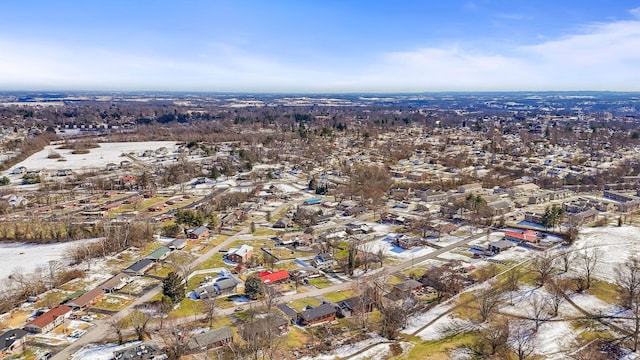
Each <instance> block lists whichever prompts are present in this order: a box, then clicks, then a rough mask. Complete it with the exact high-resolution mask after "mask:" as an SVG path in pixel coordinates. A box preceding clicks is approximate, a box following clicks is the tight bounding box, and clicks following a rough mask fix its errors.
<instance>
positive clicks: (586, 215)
mask: <svg viewBox="0 0 640 360" xmlns="http://www.w3.org/2000/svg"><path fill="white" fill-rule="evenodd" d="M597 217H598V210H596V209H593V208H591V209H588V210H585V211H581V212H579V213H577V214H572V215H570V216H569V222H570V223H571V224H574V225H579V224H585V223H588V222H591V221H594V220H595V219H596V218H597Z"/></svg>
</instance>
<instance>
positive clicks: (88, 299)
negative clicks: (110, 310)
mask: <svg viewBox="0 0 640 360" xmlns="http://www.w3.org/2000/svg"><path fill="white" fill-rule="evenodd" d="M103 297H104V290H102V289H101V288H100V287H99V286H98V287H97V288H94V289H92V290H90V291H87V292H86V293H84V294H82V295H81V296H79V297H77V298H76V299H74V300H72V301H69V302H68V303H66V305H67V306H71V307H72V308H74V309H86V308H88V307H90V306H92V305H93V304H95V303H97V302H98V301H100V299H102V298H103Z"/></svg>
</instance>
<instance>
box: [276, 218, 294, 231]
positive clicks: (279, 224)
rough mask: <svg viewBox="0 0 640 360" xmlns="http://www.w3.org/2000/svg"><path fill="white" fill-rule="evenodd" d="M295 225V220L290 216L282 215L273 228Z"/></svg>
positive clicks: (285, 227)
mask: <svg viewBox="0 0 640 360" xmlns="http://www.w3.org/2000/svg"><path fill="white" fill-rule="evenodd" d="M291 226H293V221H291V219H289V218H288V217H281V218H280V219H278V221H276V222H275V224H273V228H275V229H287V228H290V227H291Z"/></svg>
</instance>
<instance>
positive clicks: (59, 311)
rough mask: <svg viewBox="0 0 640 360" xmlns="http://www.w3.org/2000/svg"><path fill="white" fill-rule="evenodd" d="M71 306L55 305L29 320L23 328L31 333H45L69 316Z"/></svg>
mask: <svg viewBox="0 0 640 360" xmlns="http://www.w3.org/2000/svg"><path fill="white" fill-rule="evenodd" d="M71 310H72V309H71V307H70V306H66V305H60V306H56V307H54V308H53V309H51V310H49V311H47V312H46V313H44V314H42V315H40V316H38V317H37V318H35V319H33V320H31V321H29V322H28V323H27V324H26V325H25V326H24V329H25V330H27V331H28V332H32V333H42V334H44V333H47V332H49V331H51V330H53V329H54V328H55V327H56V326H58V325H60V324H62V323H63V322H64V319H66V318H68V317H69V316H71Z"/></svg>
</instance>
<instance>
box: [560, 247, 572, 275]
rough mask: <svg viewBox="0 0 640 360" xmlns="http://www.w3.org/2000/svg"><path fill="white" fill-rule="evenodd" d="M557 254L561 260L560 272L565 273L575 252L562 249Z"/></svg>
mask: <svg viewBox="0 0 640 360" xmlns="http://www.w3.org/2000/svg"><path fill="white" fill-rule="evenodd" d="M558 256H559V259H560V260H561V261H562V272H564V273H566V272H567V271H569V268H570V267H571V262H572V260H573V258H574V256H575V253H574V252H573V250H570V249H563V250H562V251H560V254H559V255H558Z"/></svg>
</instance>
